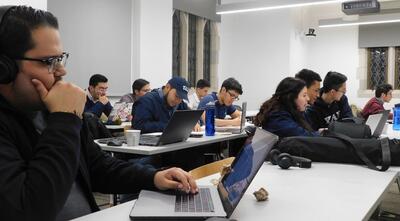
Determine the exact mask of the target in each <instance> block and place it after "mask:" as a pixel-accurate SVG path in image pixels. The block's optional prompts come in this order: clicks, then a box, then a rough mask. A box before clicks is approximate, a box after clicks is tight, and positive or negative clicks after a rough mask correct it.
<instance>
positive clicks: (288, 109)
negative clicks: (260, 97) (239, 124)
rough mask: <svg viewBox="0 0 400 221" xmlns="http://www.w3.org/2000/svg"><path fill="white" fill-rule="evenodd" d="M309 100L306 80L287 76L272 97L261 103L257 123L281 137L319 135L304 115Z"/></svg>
mask: <svg viewBox="0 0 400 221" xmlns="http://www.w3.org/2000/svg"><path fill="white" fill-rule="evenodd" d="M308 100H309V99H308V96H307V87H306V84H305V82H304V81H303V80H300V79H297V78H293V77H287V78H285V79H283V80H282V81H281V82H280V83H279V84H278V87H277V88H276V91H275V94H274V95H272V98H270V99H268V100H267V101H265V102H264V103H263V104H262V105H261V107H260V112H258V114H257V115H256V119H255V125H257V126H261V127H262V128H263V129H264V130H267V131H269V132H271V133H274V134H276V135H278V136H279V138H284V137H291V136H318V132H316V131H313V130H312V128H311V126H310V125H309V124H308V123H307V121H306V119H305V117H304V111H305V109H306V107H307V102H308Z"/></svg>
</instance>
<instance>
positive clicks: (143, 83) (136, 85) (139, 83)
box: [132, 78, 150, 94]
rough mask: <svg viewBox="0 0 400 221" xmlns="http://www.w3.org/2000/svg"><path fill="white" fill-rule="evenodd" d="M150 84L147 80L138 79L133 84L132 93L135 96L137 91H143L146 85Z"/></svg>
mask: <svg viewBox="0 0 400 221" xmlns="http://www.w3.org/2000/svg"><path fill="white" fill-rule="evenodd" d="M149 83H150V82H148V81H147V80H145V79H142V78H139V79H136V80H135V81H134V82H133V83H132V93H133V94H135V90H138V91H140V90H142V88H143V87H144V86H146V85H148V84H149Z"/></svg>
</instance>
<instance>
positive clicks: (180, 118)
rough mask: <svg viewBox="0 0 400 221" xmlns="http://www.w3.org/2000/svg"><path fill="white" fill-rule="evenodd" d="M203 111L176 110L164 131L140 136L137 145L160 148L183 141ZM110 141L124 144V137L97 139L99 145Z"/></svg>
mask: <svg viewBox="0 0 400 221" xmlns="http://www.w3.org/2000/svg"><path fill="white" fill-rule="evenodd" d="M202 113H203V110H176V111H174V113H173V114H172V116H171V119H170V120H169V121H168V124H167V126H166V127H165V129H164V131H163V132H162V133H161V134H158V135H146V134H142V135H141V136H140V140H139V145H144V146H160V145H164V144H171V143H177V142H181V141H185V140H187V139H188V137H189V136H190V132H191V131H192V130H193V128H194V126H195V125H196V123H197V122H198V120H199V119H200V116H201V114H202ZM111 140H114V141H115V140H118V141H120V142H121V144H122V142H124V143H126V140H125V137H123V136H122V137H115V138H104V139H99V140H98V142H99V143H103V144H107V143H109V142H110V141H111Z"/></svg>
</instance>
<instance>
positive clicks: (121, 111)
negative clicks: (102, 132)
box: [108, 102, 133, 123]
mask: <svg viewBox="0 0 400 221" xmlns="http://www.w3.org/2000/svg"><path fill="white" fill-rule="evenodd" d="M132 105H133V103H125V102H117V103H115V104H114V107H113V109H112V110H111V113H110V115H109V116H108V122H109V123H111V122H114V121H116V120H117V119H120V120H121V122H125V121H129V115H131V112H132Z"/></svg>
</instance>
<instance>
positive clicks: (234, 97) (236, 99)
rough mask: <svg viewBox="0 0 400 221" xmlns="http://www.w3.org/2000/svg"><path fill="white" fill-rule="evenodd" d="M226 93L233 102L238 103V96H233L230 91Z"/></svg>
mask: <svg viewBox="0 0 400 221" xmlns="http://www.w3.org/2000/svg"><path fill="white" fill-rule="evenodd" d="M227 92H228V94H229V96H231V98H232V99H233V100H234V101H238V100H239V96H236V95H235V94H233V93H232V92H230V91H227Z"/></svg>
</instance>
